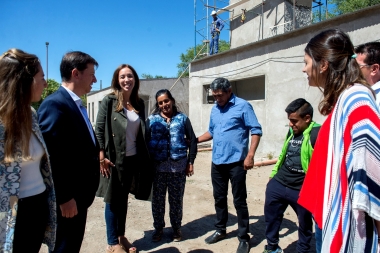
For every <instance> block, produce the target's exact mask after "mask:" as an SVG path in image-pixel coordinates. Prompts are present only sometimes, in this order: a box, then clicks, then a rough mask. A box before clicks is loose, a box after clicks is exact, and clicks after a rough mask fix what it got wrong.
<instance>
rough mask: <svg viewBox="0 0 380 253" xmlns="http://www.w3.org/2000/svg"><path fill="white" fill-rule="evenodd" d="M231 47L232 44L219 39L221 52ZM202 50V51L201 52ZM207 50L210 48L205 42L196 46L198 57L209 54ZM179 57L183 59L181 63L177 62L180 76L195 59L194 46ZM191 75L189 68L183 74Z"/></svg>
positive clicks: (185, 75)
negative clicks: (205, 45)
mask: <svg viewBox="0 0 380 253" xmlns="http://www.w3.org/2000/svg"><path fill="white" fill-rule="evenodd" d="M229 49H230V44H229V43H228V42H227V41H225V40H219V52H224V51H227V50H229ZM201 50H202V52H200V51H201ZM207 50H208V48H206V47H204V44H198V45H197V46H196V47H195V51H196V54H198V53H199V52H200V53H199V54H198V56H197V59H201V58H203V57H205V56H207V55H208V54H207ZM179 59H180V60H181V62H180V63H178V64H177V68H178V73H177V76H178V77H179V76H180V75H181V74H182V72H183V71H185V70H186V69H187V66H188V65H189V64H190V62H191V61H193V60H195V59H194V47H190V48H188V49H187V50H186V53H182V54H181V55H180V56H179ZM188 76H189V70H188V69H187V70H186V72H185V73H184V74H183V75H182V77H188Z"/></svg>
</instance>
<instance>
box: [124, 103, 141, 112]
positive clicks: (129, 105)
mask: <svg viewBox="0 0 380 253" xmlns="http://www.w3.org/2000/svg"><path fill="white" fill-rule="evenodd" d="M124 103H125V104H126V106H124V107H125V108H126V109H127V110H128V107H130V109H132V111H134V112H135V113H138V111H137V110H136V109H135V108H134V107H133V105H132V104H131V103H129V102H128V101H126V102H124Z"/></svg>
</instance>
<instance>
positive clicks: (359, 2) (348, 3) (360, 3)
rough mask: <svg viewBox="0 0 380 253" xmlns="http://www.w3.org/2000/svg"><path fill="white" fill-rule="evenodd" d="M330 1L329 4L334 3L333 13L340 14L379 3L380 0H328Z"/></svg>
mask: <svg viewBox="0 0 380 253" xmlns="http://www.w3.org/2000/svg"><path fill="white" fill-rule="evenodd" d="M330 2H331V4H335V8H333V14H335V15H341V14H345V13H349V12H353V11H356V10H360V9H363V8H365V7H368V6H372V5H375V4H380V0H330Z"/></svg>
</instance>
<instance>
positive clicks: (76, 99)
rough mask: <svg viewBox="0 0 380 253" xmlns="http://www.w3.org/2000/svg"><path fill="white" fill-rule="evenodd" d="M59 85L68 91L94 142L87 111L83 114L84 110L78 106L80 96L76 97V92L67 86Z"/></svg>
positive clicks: (79, 104)
mask: <svg viewBox="0 0 380 253" xmlns="http://www.w3.org/2000/svg"><path fill="white" fill-rule="evenodd" d="M61 86H62V88H64V89H65V90H66V91H67V92H68V93H69V95H70V96H71V98H72V99H73V100H74V102H75V104H76V105H77V106H78V109H79V111H80V113H81V114H82V117H83V119H84V122H86V125H87V128H88V131H89V132H90V135H91V138H92V141H93V142H94V144H95V136H94V131H93V129H92V126H91V124H90V119H89V118H88V115H87V111H86V115H85V114H84V112H83V111H82V109H81V108H80V107H81V105H82V100H81V99H80V97H78V95H77V94H75V93H74V92H72V91H71V90H69V89H68V88H67V87H65V86H63V85H61Z"/></svg>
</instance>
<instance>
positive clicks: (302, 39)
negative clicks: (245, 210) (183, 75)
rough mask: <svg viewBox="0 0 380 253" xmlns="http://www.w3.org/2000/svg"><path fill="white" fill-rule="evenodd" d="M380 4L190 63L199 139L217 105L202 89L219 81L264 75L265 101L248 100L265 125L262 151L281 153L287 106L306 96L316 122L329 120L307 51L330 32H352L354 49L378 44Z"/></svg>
mask: <svg viewBox="0 0 380 253" xmlns="http://www.w3.org/2000/svg"><path fill="white" fill-rule="evenodd" d="M379 11H380V5H378V6H373V7H369V8H366V9H363V10H360V11H358V12H355V13H350V14H346V15H342V16H339V17H337V18H334V19H330V20H327V21H323V22H320V23H318V24H314V25H311V26H308V27H303V28H300V29H297V30H295V31H291V32H288V33H285V34H282V35H278V36H274V37H271V38H268V39H264V40H260V41H258V42H255V43H251V44H248V45H245V46H241V47H237V48H234V49H231V50H229V51H227V52H223V53H220V54H217V55H213V56H210V57H206V58H203V59H201V60H197V61H194V62H192V63H191V68H190V84H189V85H190V93H189V95H190V97H189V98H190V101H191V104H190V119H191V122H192V123H193V127H194V131H195V133H196V135H200V134H203V133H204V132H205V131H207V129H208V124H209V117H210V111H211V108H212V106H213V105H212V104H204V103H203V101H204V100H203V97H202V96H203V86H204V85H208V84H210V83H211V82H212V81H213V80H214V79H215V78H216V77H226V78H228V79H229V80H231V81H236V80H241V79H246V78H253V77H256V76H261V75H265V99H263V100H251V101H249V102H250V103H251V104H252V106H253V108H254V110H255V112H256V115H257V117H258V119H259V121H260V123H261V124H262V127H263V138H262V140H261V143H260V146H259V150H258V152H259V153H261V154H268V153H272V152H273V153H274V154H275V155H278V154H279V152H280V150H281V147H282V144H283V140H284V136H285V134H286V132H287V131H288V120H287V115H286V113H285V112H284V109H285V107H286V106H287V105H288V104H289V103H290V102H291V101H293V100H294V99H296V98H299V97H303V98H305V99H306V100H308V101H309V102H310V103H311V104H312V105H313V107H314V111H315V115H314V119H315V120H316V121H318V122H320V123H322V122H323V121H324V117H323V116H321V115H320V114H319V112H318V109H317V108H318V103H319V101H320V99H321V97H322V94H321V92H320V91H319V90H318V89H317V88H313V87H309V86H308V83H307V79H306V75H305V74H304V73H303V72H302V68H303V66H304V63H303V56H304V48H305V46H306V44H307V42H308V41H309V40H310V39H311V38H312V37H313V36H314V35H316V34H317V33H319V32H320V31H322V30H325V29H328V28H340V29H342V30H343V31H345V32H348V34H349V35H350V37H351V39H352V41H353V43H354V45H358V44H361V43H365V42H369V41H374V40H379V39H380V35H379V33H378V31H379V29H380V15H378V13H379Z"/></svg>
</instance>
